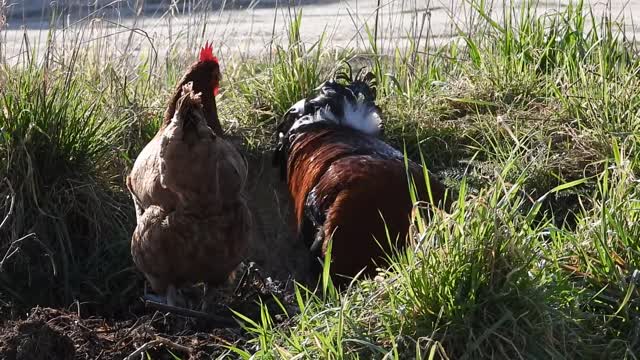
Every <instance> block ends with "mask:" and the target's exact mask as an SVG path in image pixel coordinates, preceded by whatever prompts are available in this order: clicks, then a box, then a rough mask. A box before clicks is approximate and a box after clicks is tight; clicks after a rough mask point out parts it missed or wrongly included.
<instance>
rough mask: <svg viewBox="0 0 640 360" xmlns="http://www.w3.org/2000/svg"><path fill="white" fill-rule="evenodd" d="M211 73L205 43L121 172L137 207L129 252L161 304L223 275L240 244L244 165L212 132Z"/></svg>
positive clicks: (245, 219) (246, 222)
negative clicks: (126, 171) (156, 126)
mask: <svg viewBox="0 0 640 360" xmlns="http://www.w3.org/2000/svg"><path fill="white" fill-rule="evenodd" d="M219 79H220V72H219V67H218V64H217V60H216V59H215V58H214V57H213V55H212V51H211V48H210V47H208V46H207V47H205V48H204V49H203V50H202V51H201V56H200V61H198V62H197V63H195V64H194V65H193V66H192V67H191V69H190V70H189V72H188V73H187V74H186V75H185V76H184V77H183V79H182V80H181V81H180V83H179V85H178V88H177V89H176V93H175V94H174V96H173V98H172V99H171V101H170V102H169V105H168V109H167V112H166V113H165V121H164V122H163V125H162V127H161V128H160V130H159V131H158V133H157V134H156V136H155V137H154V139H153V140H151V142H149V144H147V146H146V147H145V148H144V149H143V150H142V152H141V153H140V155H139V156H138V158H137V159H136V161H135V164H134V166H133V169H132V171H131V174H130V175H129V176H128V177H127V187H128V188H129V191H130V192H131V195H132V198H133V200H134V204H135V207H136V215H137V226H136V229H135V231H134V233H133V236H132V240H131V254H132V256H133V260H134V262H135V264H136V266H137V267H138V269H139V270H140V271H142V272H143V273H144V275H145V277H146V278H147V280H148V281H149V283H150V284H151V287H152V289H153V290H154V292H156V293H158V294H163V295H166V302H167V303H168V304H169V305H175V304H176V301H177V288H178V287H180V286H182V285H186V284H190V283H195V282H199V281H204V282H205V283H206V284H209V285H218V284H221V283H223V282H225V281H226V280H227V279H228V278H229V276H230V275H231V274H232V273H233V271H234V269H235V268H236V267H237V266H238V265H239V264H240V262H241V261H242V260H243V257H244V256H245V253H246V250H247V247H248V238H249V236H250V235H249V234H250V229H251V227H252V219H251V214H250V212H249V209H248V207H247V204H246V195H245V182H246V177H247V168H246V164H245V162H244V159H243V158H242V156H241V155H240V154H239V152H238V151H237V150H236V149H235V148H234V147H233V146H232V145H231V144H230V143H228V142H227V141H225V140H224V139H223V138H222V137H220V135H221V132H222V130H221V127H220V124H219V121H218V117H217V112H216V105H215V97H214V92H216V91H217V86H218V81H219ZM169 114H171V115H170V116H169ZM216 129H218V130H217V131H216Z"/></svg>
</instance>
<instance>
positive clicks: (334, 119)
mask: <svg viewBox="0 0 640 360" xmlns="http://www.w3.org/2000/svg"><path fill="white" fill-rule="evenodd" d="M340 79H342V80H346V82H347V84H346V85H343V84H341V83H339V82H337V81H336V80H330V81H327V82H325V83H324V84H323V85H322V86H321V87H320V91H319V94H318V95H317V96H316V97H313V98H310V99H303V100H300V101H299V102H297V103H296V104H295V105H293V106H292V107H291V109H290V110H289V111H288V112H287V114H286V115H285V117H284V119H283V121H282V122H281V123H280V124H279V126H278V135H279V144H278V147H277V149H276V151H275V153H274V165H276V166H279V167H280V168H281V171H282V176H283V177H284V178H286V181H287V184H288V188H289V193H290V195H291V198H292V201H293V207H294V209H293V210H294V215H295V224H296V229H297V233H298V236H299V237H300V238H302V240H303V241H304V242H305V243H306V244H307V246H308V247H309V248H310V250H311V253H312V255H313V256H314V258H316V257H319V258H324V257H325V256H326V255H327V251H328V245H329V240H330V239H332V240H333V241H332V252H331V267H330V273H331V275H332V278H333V280H334V282H335V283H336V284H337V285H341V284H344V283H345V280H346V278H345V277H344V276H338V275H345V276H347V277H353V276H355V275H357V274H358V273H359V272H360V271H361V270H363V269H364V274H365V275H373V274H375V270H376V269H375V267H376V263H380V262H381V261H383V260H384V255H385V253H386V252H388V251H389V250H390V246H389V245H390V244H389V241H388V237H387V231H388V234H389V236H390V239H391V243H393V244H394V245H395V246H396V247H398V248H401V247H403V246H405V244H406V237H407V233H408V229H409V225H410V213H411V210H412V207H413V203H412V200H411V196H410V192H409V179H408V178H407V175H408V174H409V175H410V176H411V178H413V181H415V186H416V189H417V194H418V197H419V199H421V200H429V199H430V197H429V194H428V190H427V184H426V182H425V181H424V173H423V169H422V167H421V166H420V165H418V164H416V163H414V162H412V161H409V162H408V169H407V167H406V166H405V158H404V155H403V153H401V152H400V151H398V150H396V149H394V148H393V147H391V146H390V145H388V144H386V143H385V142H383V141H382V140H380V139H379V138H378V135H379V134H380V132H381V126H382V119H381V112H380V109H379V107H378V106H377V105H376V104H375V96H376V94H375V86H374V85H375V84H374V83H373V74H371V73H368V74H367V75H366V76H364V77H361V76H358V77H356V79H355V80H352V77H351V74H350V73H349V74H347V73H343V74H341V76H340V77H339V79H338V80H340ZM429 186H430V190H431V195H432V199H433V202H434V203H435V204H438V203H439V202H441V201H442V200H443V199H444V198H445V187H444V186H443V184H441V183H440V182H439V181H437V180H436V179H435V178H433V177H430V180H429ZM396 239H397V241H396ZM314 262H315V264H316V275H317V273H318V271H319V270H320V262H319V261H317V260H315V261H314Z"/></svg>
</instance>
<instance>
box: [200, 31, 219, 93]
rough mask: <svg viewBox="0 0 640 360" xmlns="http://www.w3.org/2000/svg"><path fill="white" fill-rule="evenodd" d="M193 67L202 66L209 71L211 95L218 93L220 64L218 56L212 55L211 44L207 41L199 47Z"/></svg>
mask: <svg viewBox="0 0 640 360" xmlns="http://www.w3.org/2000/svg"><path fill="white" fill-rule="evenodd" d="M194 67H202V68H204V69H205V71H207V70H208V72H210V73H211V75H212V76H211V87H212V88H213V95H214V96H216V95H218V92H219V91H220V64H219V63H218V58H217V57H215V56H214V55H213V44H210V43H209V42H208V41H207V43H206V44H205V45H204V46H203V47H202V49H200V58H199V60H198V62H197V63H195V64H194Z"/></svg>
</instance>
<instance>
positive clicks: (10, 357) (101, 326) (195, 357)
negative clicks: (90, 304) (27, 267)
mask: <svg viewBox="0 0 640 360" xmlns="http://www.w3.org/2000/svg"><path fill="white" fill-rule="evenodd" d="M211 290H213V293H212V294H208V297H209V296H210V298H209V300H210V301H212V304H210V306H209V307H208V309H209V310H208V313H209V315H215V317H214V318H213V319H212V318H197V317H195V318H194V317H189V316H183V315H181V314H178V313H172V312H165V311H156V310H154V309H153V308H151V307H147V308H144V306H140V307H139V309H140V311H139V312H136V313H131V314H130V316H129V317H128V318H125V319H121V320H113V319H105V318H103V317H100V316H83V315H82V313H83V311H82V310H83V307H82V305H79V304H74V305H72V306H71V307H70V309H51V308H40V307H37V308H34V309H32V310H31V312H30V314H29V315H28V316H27V317H26V319H18V320H13V321H6V322H5V323H4V324H2V326H1V327H0V359H3V360H4V359H6V360H67V359H72V360H76V359H77V360H80V359H82V360H84V359H87V360H89V359H92V360H93V359H100V360H109V359H118V360H122V359H125V358H127V357H128V356H129V355H131V354H134V353H135V354H136V356H135V357H134V358H135V359H136V360H137V359H140V354H144V353H147V354H148V355H149V356H150V357H151V358H152V359H154V360H163V359H167V360H169V359H171V360H175V358H174V357H173V355H172V354H175V356H177V357H179V358H180V359H183V360H188V359H190V360H200V359H211V358H212V357H216V356H220V355H222V354H224V353H226V352H227V351H228V350H227V348H226V346H229V345H234V344H235V345H238V346H240V345H241V344H243V343H244V342H246V341H247V339H248V335H247V334H246V333H245V331H244V330H243V329H242V328H241V324H240V322H239V321H238V320H235V319H234V318H233V314H232V312H231V310H232V309H233V310H235V311H238V312H240V313H242V314H243V315H245V316H247V317H249V318H252V319H254V320H255V321H258V322H259V321H260V320H259V319H260V306H259V305H258V304H259V303H262V304H264V305H265V306H267V307H268V308H269V312H270V313H271V314H273V315H275V316H274V320H275V321H276V322H278V321H288V320H287V319H286V316H282V314H281V313H282V309H281V308H280V307H279V305H278V304H277V303H276V301H275V300H274V298H277V299H278V301H279V302H281V303H282V304H284V306H285V307H286V311H287V313H288V314H289V315H293V314H295V313H296V311H297V310H296V307H295V306H294V297H293V287H292V284H291V283H290V282H287V283H282V282H278V281H274V280H272V279H271V278H269V277H265V276H264V275H263V273H262V270H260V269H259V268H257V266H255V265H254V264H248V266H246V267H244V268H243V269H242V271H241V273H240V274H239V276H238V278H237V279H236V280H235V281H234V282H233V284H230V286H229V287H227V288H223V289H211ZM194 291H196V290H194ZM193 310H198V309H197V308H195V309H193ZM278 314H280V315H278ZM216 319H224V320H225V321H224V322H221V321H219V320H216ZM230 323H231V325H230ZM141 347H144V348H145V350H144V351H138V350H139V349H140V348H141ZM137 351H138V352H137ZM145 358H147V357H146V356H145Z"/></svg>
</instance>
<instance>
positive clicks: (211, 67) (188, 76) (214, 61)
mask: <svg viewBox="0 0 640 360" xmlns="http://www.w3.org/2000/svg"><path fill="white" fill-rule="evenodd" d="M221 78H222V75H221V74H220V64H219V63H218V58H217V57H215V56H214V55H213V45H212V44H210V43H209V42H207V43H206V44H205V45H204V46H203V47H202V48H201V49H200V54H199V57H198V60H197V61H196V62H194V63H193V64H192V65H191V66H190V67H189V69H187V71H186V72H185V74H184V75H183V76H182V79H180V81H179V82H178V84H177V86H176V88H175V90H174V93H173V96H172V97H171V99H170V101H169V104H168V106H167V110H166V111H165V116H164V124H165V125H167V124H168V123H169V122H170V121H171V118H172V117H173V115H174V113H175V111H176V104H177V102H178V99H180V97H181V95H182V89H183V86H185V85H186V84H188V83H190V82H191V83H192V90H193V92H194V93H201V94H202V95H201V96H202V106H203V111H204V114H205V117H206V120H207V125H209V127H210V128H212V129H213V131H214V132H215V133H216V134H218V135H221V134H222V127H221V126H220V121H219V119H218V111H217V108H216V103H215V96H216V95H217V94H218V91H219V89H220V80H221Z"/></svg>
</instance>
